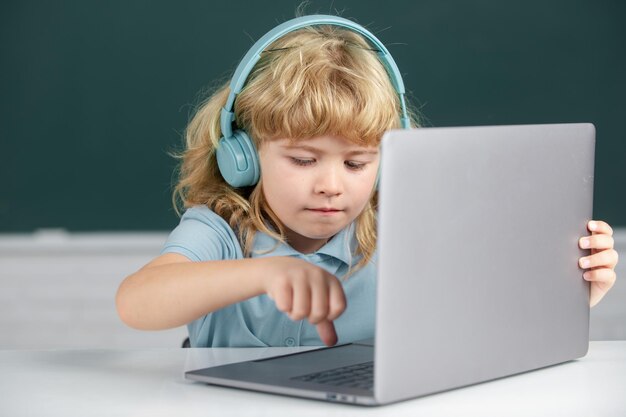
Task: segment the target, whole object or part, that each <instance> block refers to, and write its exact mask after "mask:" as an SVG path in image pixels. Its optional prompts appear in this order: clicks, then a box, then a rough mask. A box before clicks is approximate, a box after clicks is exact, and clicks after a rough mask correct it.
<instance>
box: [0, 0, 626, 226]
mask: <svg viewBox="0 0 626 417" xmlns="http://www.w3.org/2000/svg"><path fill="white" fill-rule="evenodd" d="M299 3H300V2H299V1H272V2H259V1H243V2H242V1H233V2H212V1H206V0H204V1H176V2H174V1H133V0H124V1H122V0H113V1H93V0H85V1H58V2H47V1H3V2H2V5H0V34H1V35H0V42H1V47H0V58H1V61H0V62H1V66H0V68H1V69H0V83H1V84H0V86H1V87H0V92H1V93H0V107H1V108H0V141H1V148H0V177H1V178H2V186H1V188H0V233H7V232H29V231H33V230H36V229H40V228H58V227H62V228H66V229H68V230H70V231H100V230H106V231H109V230H111V231H113V230H167V229H171V228H172V227H174V226H175V225H176V224H177V222H178V219H177V217H176V215H175V213H174V211H173V209H172V207H171V200H170V194H171V186H172V182H173V180H174V178H173V171H174V167H175V161H174V160H173V159H172V158H171V157H169V156H168V152H169V151H172V150H177V149H180V146H181V144H182V140H181V133H182V131H183V130H184V128H185V125H186V123H187V121H188V119H189V115H190V112H191V111H192V110H193V108H194V105H195V104H196V103H197V102H198V100H199V98H200V97H199V93H200V92H201V91H202V90H203V89H206V88H207V87H209V86H211V85H212V82H213V80H215V79H223V78H224V77H226V76H228V75H229V74H230V72H231V71H233V69H234V67H235V66H236V64H237V62H238V61H239V59H240V58H241V57H242V56H243V54H244V53H245V52H246V51H247V49H248V47H250V46H251V45H252V43H253V41H254V40H256V39H258V38H259V37H260V36H262V35H263V34H264V33H265V32H266V31H267V30H269V29H270V28H272V27H273V26H275V25H276V24H278V23H280V22H283V21H285V20H287V19H289V18H292V17H294V13H295V9H296V7H297V6H298V4H299ZM306 11H307V12H308V13H318V12H319V13H329V12H330V13H333V14H337V13H339V14H341V15H342V16H344V17H348V18H352V19H354V20H356V21H357V22H359V23H361V24H363V25H366V26H367V27H368V28H370V30H372V31H373V32H374V33H376V34H377V36H378V37H379V38H380V39H381V40H382V41H383V42H384V43H385V44H386V45H388V48H389V49H390V51H391V53H392V54H393V56H394V57H395V59H396V61H397V63H398V65H399V67H400V69H401V71H402V73H403V75H404V80H405V84H406V86H407V89H408V90H409V95H410V97H411V98H412V99H413V102H414V103H415V104H416V105H417V106H418V107H419V108H420V109H421V111H422V113H423V115H424V116H425V121H426V124H427V125H430V126H459V125H487V124H526V123H557V122H592V123H594V124H595V125H596V127H597V151H596V152H597V156H596V177H595V178H596V188H595V206H594V217H596V218H601V219H606V220H607V221H609V222H610V223H611V224H612V225H613V226H626V210H625V208H626V204H625V199H626V197H625V196H624V193H623V192H620V187H623V184H625V183H626V170H625V169H624V167H623V163H624V157H625V156H626V142H625V141H624V128H623V122H624V120H625V119H626V117H625V116H624V115H626V100H625V97H626V77H625V74H626V25H625V24H624V22H625V21H626V3H625V2H622V1H618V0H613V1H609V0H605V1H603V0H579V1H571V0H559V1H550V0H547V1H546V0H526V1H495V0H491V1H488V0H475V1H466V0H447V1H441V0H420V1H396V0H389V1H384V2H381V1H378V0H376V1H356V0H353V1H347V0H346V1H340V0H334V1H311V2H310V4H309V6H308V7H307V8H306Z"/></svg>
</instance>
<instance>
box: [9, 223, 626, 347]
mask: <svg viewBox="0 0 626 417" xmlns="http://www.w3.org/2000/svg"><path fill="white" fill-rule="evenodd" d="M166 236H167V234H166V233H143V234H129V233H89V234H66V233H64V232H63V231H55V230H52V231H44V232H40V233H35V234H28V235H0V349H53V348H136V347H177V346H180V345H181V343H182V341H183V339H184V338H185V337H186V335H187V331H186V329H185V328H184V327H181V328H177V329H173V330H167V331H156V332H146V331H138V330H133V329H130V328H128V327H126V326H125V325H124V324H123V323H122V322H121V321H120V320H119V318H118V317H117V314H116V312H115V301H114V299H115V292H116V290H117V287H118V285H119V283H120V282H121V281H122V280H123V279H124V277H126V276H127V275H128V274H130V273H132V272H134V271H136V270H137V269H139V268H140V267H141V266H142V265H144V264H145V263H147V262H148V261H149V260H150V259H152V258H153V257H155V256H156V255H157V254H158V253H159V250H160V248H161V245H162V244H163V242H164V240H165V238H166ZM615 238H616V248H617V250H618V252H620V256H621V258H622V261H621V264H619V265H618V280H617V283H616V285H615V287H614V288H613V289H612V290H611V292H610V293H609V294H608V295H607V296H606V297H605V299H604V300H603V301H602V302H601V303H600V304H599V305H598V306H596V307H594V308H593V309H592V310H591V330H590V333H591V334H590V337H591V339H592V340H609V339H626V303H625V302H624V301H626V266H625V265H624V264H625V263H626V257H624V256H623V255H622V254H625V253H626V229H622V230H617V231H616V234H615Z"/></svg>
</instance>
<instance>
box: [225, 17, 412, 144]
mask: <svg viewBox="0 0 626 417" xmlns="http://www.w3.org/2000/svg"><path fill="white" fill-rule="evenodd" d="M313 25H334V26H340V27H344V28H348V29H351V30H353V31H354V32H357V33H359V34H361V35H362V36H364V37H365V38H366V39H367V40H369V41H370V42H371V43H372V44H373V45H374V46H375V47H376V49H377V51H376V52H377V54H378V58H379V59H380V60H381V62H382V63H383V65H384V66H385V69H386V70H387V73H388V74H389V79H390V80H391V82H392V84H393V87H394V88H395V90H396V92H397V93H398V96H399V97H400V108H401V111H402V115H401V116H400V119H401V123H402V127H403V128H408V127H409V125H410V123H409V117H408V115H407V110H406V104H405V101H404V82H403V81H402V76H401V75H400V70H399V69H398V66H397V65H396V62H395V61H394V60H393V58H392V57H391V54H390V53H389V51H387V48H385V45H383V44H382V42H380V41H379V40H378V38H376V37H375V36H374V35H373V34H372V33H371V32H369V31H368V30H367V29H365V28H364V27H362V26H361V25H358V24H356V23H354V22H352V21H351V20H348V19H344V18H342V17H338V16H327V15H310V16H302V17H297V18H295V19H291V20H288V21H286V22H284V23H282V24H280V25H278V26H276V27H275V28H274V29H272V30H270V31H269V32H268V33H266V34H265V35H264V36H263V37H262V38H260V39H259V40H258V41H256V42H255V43H254V45H252V48H250V50H248V52H247V53H246V55H245V56H244V57H243V59H242V60H241V62H239V65H238V66H237V69H236V70H235V73H234V75H233V78H232V80H231V82H230V93H229V94H228V99H227V100H226V105H225V106H224V107H223V108H222V112H221V115H220V127H221V129H222V135H223V136H224V137H226V138H228V137H231V136H232V134H233V131H232V123H233V121H234V120H235V114H234V109H233V107H234V104H235V98H236V96H237V94H239V92H241V89H242V88H243V86H244V84H245V82H246V79H247V78H248V76H249V75H250V72H252V68H254V65H255V64H256V63H257V62H258V61H259V59H261V52H263V50H264V49H265V48H267V47H268V46H269V45H270V44H271V43H272V42H274V41H275V40H276V39H278V38H280V37H281V36H283V35H285V34H287V33H289V32H293V31H294V30H297V29H301V28H303V27H306V26H313Z"/></svg>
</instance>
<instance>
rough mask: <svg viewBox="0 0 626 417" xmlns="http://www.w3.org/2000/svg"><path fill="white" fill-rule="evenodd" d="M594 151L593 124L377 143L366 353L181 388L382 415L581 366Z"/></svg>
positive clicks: (222, 375)
mask: <svg viewBox="0 0 626 417" xmlns="http://www.w3.org/2000/svg"><path fill="white" fill-rule="evenodd" d="M594 151H595V128H594V126H593V125H592V124H554V125H520V126H487V127H454V128H420V129H414V130H395V131H390V132H387V133H386V134H385V136H384V138H383V141H382V162H381V163H382V172H381V182H380V209H379V224H378V228H379V230H378V233H379V237H378V251H379V254H378V256H379V263H378V281H377V285H378V287H377V305H376V338H375V340H368V341H362V342H357V343H351V344H346V345H340V346H335V347H331V348H323V349H320V350H313V351H308V352H303V353H297V354H292V355H287V356H281V357H274V358H270V359H261V360H255V361H248V362H242V363H236V364H230V365H224V366H218V367H213V368H206V369H200V370H195V371H191V372H187V373H186V377H187V378H189V379H193V380H198V381H204V382H207V383H211V384H217V385H224V386H230V387H237V388H244V389H251V390H257V391H265V392H271V393H278V394H285V395H294V396H302V397H309V398H316V399H321V400H328V401H339V402H348V403H356V404H364V405H380V404H387V403H391V402H396V401H400V400H405V399H408V398H414V397H419V396H423V395H428V394H432V393H436V392H440V391H444V390H449V389H453V388H458V387H462V386H466V385H469V384H475V383H479V382H483V381H487V380H491V379H495V378H500V377H503V376H508V375H513V374H517V373H520V372H525V371H529V370H533V369H537V368H542V367H545V366H549V365H553V364H557V363H560V362H565V361H569V360H572V359H575V358H579V357H582V356H584V355H585V354H586V352H587V349H588V338H589V301H588V300H589V286H588V283H587V282H586V281H584V280H583V279H582V270H580V269H579V268H578V258H579V257H580V256H583V255H585V251H583V250H581V249H579V248H578V238H579V237H580V236H583V235H586V234H587V230H586V223H587V221H588V220H589V219H591V218H592V202H593V179H594ZM372 308H374V307H372Z"/></svg>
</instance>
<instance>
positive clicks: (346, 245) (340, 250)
mask: <svg viewBox="0 0 626 417" xmlns="http://www.w3.org/2000/svg"><path fill="white" fill-rule="evenodd" d="M354 230H355V225H354V222H353V223H350V225H348V226H347V227H344V228H343V229H342V230H341V231H340V232H339V233H337V234H336V235H335V236H333V237H332V239H330V240H329V241H328V242H326V244H325V245H324V246H322V247H321V248H319V249H318V250H317V251H316V252H315V254H318V255H326V256H330V257H333V258H336V259H339V260H340V261H342V262H343V263H345V264H346V265H350V266H351V265H354V264H356V263H357V262H358V261H359V260H360V259H361V256H356V255H354V253H355V251H356V248H357V241H356V236H355V234H354ZM276 243H277V241H276V239H274V238H272V237H270V236H269V235H267V234H266V233H264V232H262V231H260V230H259V231H257V232H256V234H255V237H254V244H253V248H252V251H253V256H255V257H265V256H298V257H305V258H306V256H310V254H308V255H304V254H302V253H300V252H298V251H297V250H295V249H294V248H292V247H291V246H290V245H288V244H286V243H279V244H278V246H276V248H275V249H274V250H271V249H272V248H274V246H275V245H276ZM268 250H271V251H270V252H267V253H265V252H266V251H268Z"/></svg>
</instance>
